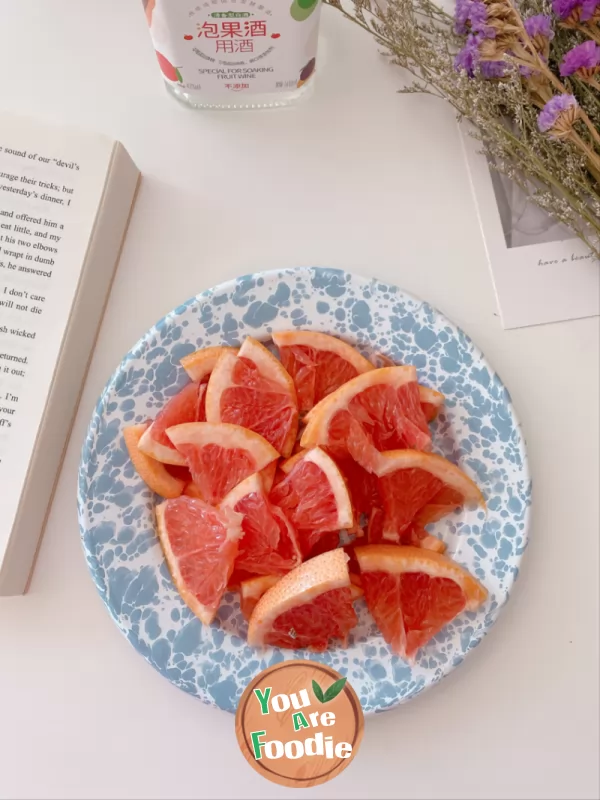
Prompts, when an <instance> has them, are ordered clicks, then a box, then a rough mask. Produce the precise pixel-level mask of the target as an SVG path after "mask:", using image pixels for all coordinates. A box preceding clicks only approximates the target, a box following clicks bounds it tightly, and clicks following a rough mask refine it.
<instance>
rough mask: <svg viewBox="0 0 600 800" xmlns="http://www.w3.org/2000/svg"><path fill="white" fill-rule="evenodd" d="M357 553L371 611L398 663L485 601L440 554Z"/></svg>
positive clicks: (369, 549)
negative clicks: (398, 657)
mask: <svg viewBox="0 0 600 800" xmlns="http://www.w3.org/2000/svg"><path fill="white" fill-rule="evenodd" d="M355 553H356V558H357V559H358V563H359V565H360V572H361V578H362V587H363V590H364V593H365V599H366V601H367V606H368V608H369V611H370V612H371V614H373V617H374V618H375V622H376V623H377V625H378V627H379V630H380V631H381V633H382V635H383V638H384V639H385V640H386V642H387V643H388V644H389V645H390V646H391V648H392V650H393V651H394V652H395V653H397V654H398V655H399V656H400V657H401V658H406V659H408V660H413V659H414V657H415V655H416V653H417V651H418V650H419V649H420V648H421V647H423V646H424V645H425V644H426V643H427V642H428V641H429V640H430V639H431V638H432V637H433V636H435V635H436V634H437V633H439V631H441V629H442V628H443V627H444V625H446V624H447V623H448V622H450V621H451V620H453V619H454V617H456V616H457V614H460V613H461V611H463V610H466V611H474V610H475V609H476V608H478V607H479V606H480V605H481V604H482V603H483V602H484V601H485V599H486V597H487V592H486V590H485V589H484V588H483V586H482V585H481V584H480V583H479V582H478V581H476V580H475V578H473V577H472V575H470V574H469V573H468V572H467V571H466V570H465V569H463V568H462V567H460V566H459V565H458V564H456V563H455V562H454V561H451V560H450V559H449V558H446V556H443V555H440V554H439V553H434V552H432V551H430V550H423V549H420V548H417V547H397V546H396V545H385V544H384V545H381V544H380V545H366V546H364V547H356V548H355Z"/></svg>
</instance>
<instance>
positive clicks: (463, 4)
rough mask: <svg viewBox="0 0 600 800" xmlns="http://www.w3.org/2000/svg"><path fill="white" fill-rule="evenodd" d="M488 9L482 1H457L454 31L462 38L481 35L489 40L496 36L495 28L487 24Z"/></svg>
mask: <svg viewBox="0 0 600 800" xmlns="http://www.w3.org/2000/svg"><path fill="white" fill-rule="evenodd" d="M487 21H488V19H487V8H486V7H485V3H483V2H482V0H456V12H455V15H454V30H455V32H456V33H457V34H459V35H460V36H464V35H465V34H467V33H469V32H472V33H480V34H482V36H485V37H486V38H488V39H493V38H494V37H495V36H496V31H495V30H494V28H492V27H490V26H489V25H488V24H487Z"/></svg>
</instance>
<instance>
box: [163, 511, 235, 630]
mask: <svg viewBox="0 0 600 800" xmlns="http://www.w3.org/2000/svg"><path fill="white" fill-rule="evenodd" d="M156 519H157V523H158V535H159V538H160V543H161V545H162V548H163V552H164V554H165V558H166V560H167V564H168V566H169V570H170V572H171V576H172V578H173V583H174V584H175V586H176V587H177V589H178V590H179V594H180V595H181V597H182V599H183V600H184V602H185V603H186V604H187V605H188V606H189V608H190V609H191V610H192V611H193V612H194V614H196V616H197V617H198V618H199V619H200V620H201V621H202V622H203V623H204V624H205V625H209V624H210V623H211V622H212V620H213V619H214V617H215V615H216V613H217V609H218V607H219V603H220V602H221V597H222V596H223V593H224V592H225V589H226V588H227V582H228V580H229V577H230V575H231V572H232V570H233V564H234V561H235V558H236V556H237V552H238V540H239V538H240V536H241V535H242V530H241V527H240V517H239V516H238V515H237V514H234V513H233V512H231V511H229V510H227V511H219V510H217V509H216V508H212V507H211V506H208V505H207V504H206V503H204V502H203V501H202V500H196V499H193V498H191V497H179V498H177V499H176V500H166V501H165V502H164V503H162V504H161V505H159V506H157V508H156Z"/></svg>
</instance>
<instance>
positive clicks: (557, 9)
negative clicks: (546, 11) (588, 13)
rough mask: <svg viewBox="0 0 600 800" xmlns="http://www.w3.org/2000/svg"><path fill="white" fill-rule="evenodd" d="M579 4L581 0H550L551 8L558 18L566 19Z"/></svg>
mask: <svg viewBox="0 0 600 800" xmlns="http://www.w3.org/2000/svg"><path fill="white" fill-rule="evenodd" d="M580 5H581V0H552V10H553V11H554V13H555V14H556V16H557V17H560V19H567V17H570V16H571V14H572V13H573V12H574V11H575V9H576V8H578V7H579V6H580Z"/></svg>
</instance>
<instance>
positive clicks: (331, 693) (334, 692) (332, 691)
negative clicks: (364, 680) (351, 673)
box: [323, 678, 347, 703]
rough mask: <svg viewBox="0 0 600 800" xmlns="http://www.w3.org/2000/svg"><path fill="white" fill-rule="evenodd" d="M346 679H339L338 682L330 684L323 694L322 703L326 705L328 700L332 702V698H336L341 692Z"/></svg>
mask: <svg viewBox="0 0 600 800" xmlns="http://www.w3.org/2000/svg"><path fill="white" fill-rule="evenodd" d="M346 681H347V678H340V679H339V681H336V682H335V683H332V684H331V686H330V687H329V689H327V691H326V692H325V699H324V700H323V702H324V703H328V702H329V701H330V700H333V698H334V697H337V696H338V694H339V693H340V692H341V691H342V689H343V688H344V686H345V685H346Z"/></svg>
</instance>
